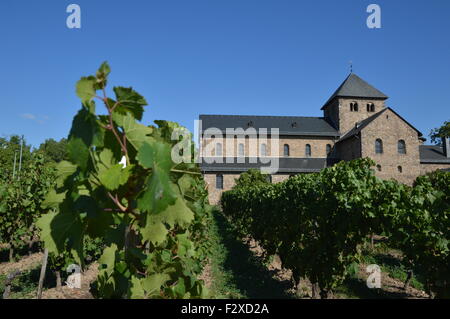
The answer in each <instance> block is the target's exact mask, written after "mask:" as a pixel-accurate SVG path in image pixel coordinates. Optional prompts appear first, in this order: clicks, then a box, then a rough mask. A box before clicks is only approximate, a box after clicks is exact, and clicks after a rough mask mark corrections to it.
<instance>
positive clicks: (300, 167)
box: [200, 157, 336, 173]
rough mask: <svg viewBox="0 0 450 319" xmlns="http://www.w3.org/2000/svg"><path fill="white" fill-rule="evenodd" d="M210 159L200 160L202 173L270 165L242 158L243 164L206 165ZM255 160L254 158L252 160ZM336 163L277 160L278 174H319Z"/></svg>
mask: <svg viewBox="0 0 450 319" xmlns="http://www.w3.org/2000/svg"><path fill="white" fill-rule="evenodd" d="M211 159H212V158H211V157H210V158H202V162H201V163H200V169H201V171H202V172H230V173H232V172H235V173H240V172H244V171H247V170H249V169H251V168H254V169H260V168H261V167H269V166H270V163H261V161H260V160H259V159H258V158H256V163H252V162H251V159H250V158H248V157H246V158H244V160H245V163H237V159H236V158H232V160H233V163H226V160H225V159H222V158H219V159H221V160H223V162H222V163H208V162H207V161H208V160H211ZM252 159H255V158H252ZM334 163H336V160H335V159H327V158H294V157H280V158H279V170H278V172H279V173H301V172H305V173H310V172H319V171H320V170H321V169H323V168H325V167H327V166H331V165H333V164H334Z"/></svg>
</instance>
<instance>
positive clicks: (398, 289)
mask: <svg viewBox="0 0 450 319" xmlns="http://www.w3.org/2000/svg"><path fill="white" fill-rule="evenodd" d="M245 242H246V243H247V244H248V246H249V249H250V250H251V251H252V252H253V253H254V254H255V255H256V256H261V255H262V254H263V253H264V251H263V249H262V248H261V247H260V246H259V245H258V243H257V242H256V241H255V240H253V239H248V238H247V239H246V240H245ZM366 266H367V265H365V264H361V265H360V269H359V273H358V277H359V278H361V279H362V280H364V281H366V280H367V277H368V276H369V274H368V273H367V272H366ZM268 269H269V270H273V271H274V272H275V274H276V275H275V277H276V279H278V280H280V281H285V280H289V281H293V279H292V272H291V271H290V270H288V269H284V268H283V267H282V265H281V261H280V258H278V256H275V258H274V260H273V261H272V262H271V263H270V265H269V266H268ZM403 286H404V282H402V281H400V280H398V279H394V278H391V277H390V276H389V275H388V274H387V273H384V272H382V273H381V289H382V290H383V291H384V292H387V293H389V294H392V295H399V296H402V298H406V299H423V298H428V297H429V296H428V295H427V294H426V293H425V292H424V291H421V290H418V289H415V288H413V287H408V288H407V289H406V291H405V290H403ZM289 292H290V293H293V294H294V293H295V291H294V289H291V291H289ZM298 294H300V296H299V297H300V298H310V297H311V296H312V285H311V283H310V282H309V280H305V279H302V280H301V281H300V284H299V292H298ZM333 297H334V298H339V297H338V296H333Z"/></svg>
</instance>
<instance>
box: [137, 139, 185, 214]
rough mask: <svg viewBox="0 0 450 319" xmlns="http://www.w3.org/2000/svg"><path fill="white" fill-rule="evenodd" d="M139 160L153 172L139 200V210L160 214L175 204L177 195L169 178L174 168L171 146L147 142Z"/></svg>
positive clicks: (141, 149)
mask: <svg viewBox="0 0 450 319" xmlns="http://www.w3.org/2000/svg"><path fill="white" fill-rule="evenodd" d="M137 160H138V161H139V163H140V164H141V165H142V166H143V167H145V168H149V169H151V170H152V172H151V176H150V178H148V181H147V187H146V188H145V190H144V191H143V193H142V195H141V196H140V198H139V199H138V208H139V209H140V210H141V211H145V212H151V213H159V212H161V211H163V210H164V209H166V208H167V206H169V205H172V204H174V203H175V200H176V198H177V194H176V193H175V192H174V190H173V189H172V187H173V186H172V184H173V183H172V182H171V181H170V177H169V173H170V169H171V168H172V166H173V162H172V160H171V157H170V145H169V144H166V143H157V142H155V141H147V142H145V143H143V144H142V146H141V148H140V149H139V152H138V154H137Z"/></svg>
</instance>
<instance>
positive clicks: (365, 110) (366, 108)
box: [322, 73, 388, 134]
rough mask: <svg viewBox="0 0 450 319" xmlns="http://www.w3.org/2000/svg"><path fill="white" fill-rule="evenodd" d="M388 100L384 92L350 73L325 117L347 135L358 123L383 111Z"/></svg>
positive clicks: (327, 109)
mask: <svg viewBox="0 0 450 319" xmlns="http://www.w3.org/2000/svg"><path fill="white" fill-rule="evenodd" d="M387 98H388V97H387V96H386V95H385V94H384V93H383V92H381V91H379V90H378V89H376V88H374V87H373V86H371V85H370V84H369V83H367V82H366V81H364V80H363V79H361V78H360V77H359V76H357V75H356V74H354V73H350V75H349V76H348V77H347V78H346V79H345V80H344V82H343V83H342V84H341V85H340V86H339V88H338V89H337V90H336V92H334V93H333V95H332V96H331V97H330V98H329V99H328V101H327V102H326V103H325V105H324V106H323V107H322V110H323V113H324V117H325V118H327V119H328V121H329V122H330V123H332V125H333V126H334V127H335V128H336V129H337V130H338V131H339V132H340V133H341V134H345V133H346V132H348V131H349V130H351V129H352V128H354V127H355V125H357V123H359V122H361V121H362V120H364V119H366V118H368V117H370V116H372V115H374V114H376V113H378V112H379V111H381V110H383V109H384V108H385V107H386V106H385V100H386V99H387Z"/></svg>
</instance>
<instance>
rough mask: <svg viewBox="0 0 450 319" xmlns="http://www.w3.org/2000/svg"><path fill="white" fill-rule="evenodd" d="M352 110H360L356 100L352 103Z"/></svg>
mask: <svg viewBox="0 0 450 319" xmlns="http://www.w3.org/2000/svg"><path fill="white" fill-rule="evenodd" d="M350 111H351V112H358V103H356V102H352V103H350Z"/></svg>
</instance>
